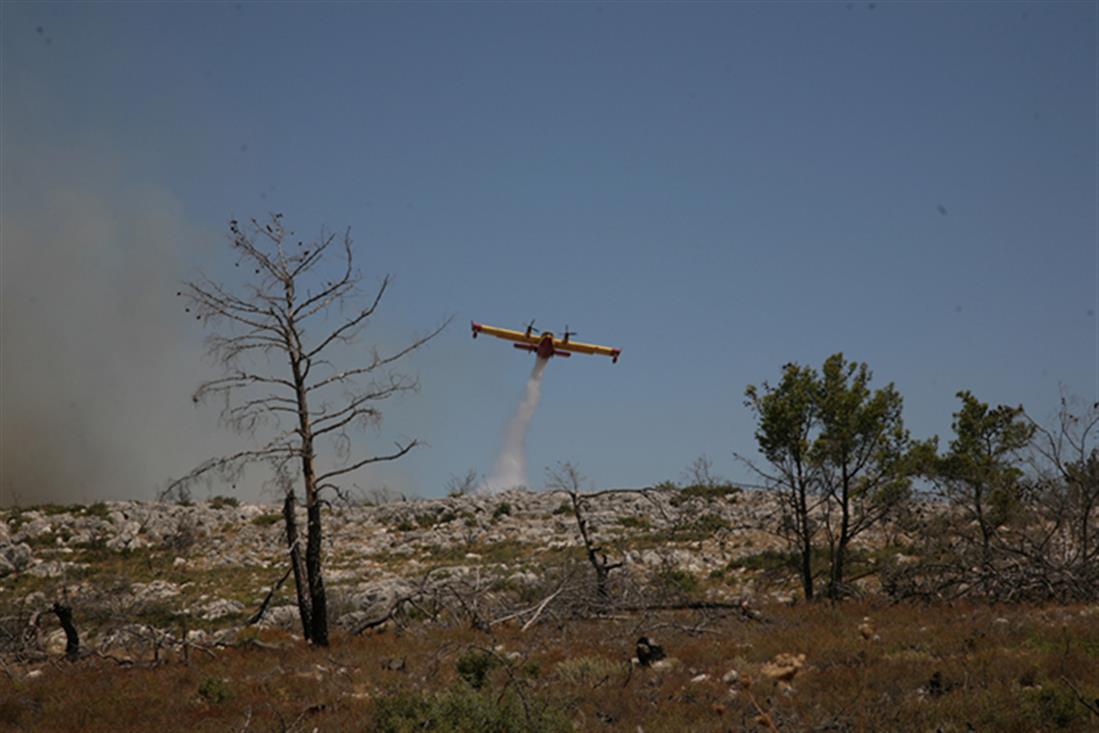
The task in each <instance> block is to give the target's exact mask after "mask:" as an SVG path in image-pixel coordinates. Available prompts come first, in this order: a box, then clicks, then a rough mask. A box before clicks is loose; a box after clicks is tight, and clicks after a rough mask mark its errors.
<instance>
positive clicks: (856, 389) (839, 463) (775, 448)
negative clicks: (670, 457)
mask: <svg viewBox="0 0 1099 733" xmlns="http://www.w3.org/2000/svg"><path fill="white" fill-rule="evenodd" d="M870 381H871V373H870V369H869V368H868V367H867V366H866V364H856V363H853V362H847V361H846V360H845V359H844V357H843V354H833V355H832V356H830V357H828V359H827V360H825V362H824V365H823V368H822V370H821V372H819V373H818V372H817V371H816V370H815V369H813V368H812V367H809V366H801V365H798V364H787V365H785V366H784V367H783V373H782V380H781V381H780V382H779V384H778V385H777V386H774V387H772V386H771V385H769V384H768V383H766V382H764V383H763V386H762V388H760V387H756V386H755V385H749V386H748V388H747V389H746V390H745V396H746V398H747V400H746V404H747V406H748V407H749V409H751V410H752V412H753V413H754V415H755V418H756V433H755V437H756V442H757V444H758V446H759V450H760V453H762V454H763V456H764V458H766V459H767V463H768V464H769V467H768V468H759V467H757V466H755V465H754V464H752V463H751V462H750V461H745V462H746V463H748V465H749V466H750V467H752V468H753V470H755V471H756V472H757V473H758V474H759V475H760V476H762V477H763V478H764V480H765V483H766V485H767V486H768V487H769V488H771V489H773V490H776V491H777V492H778V493H779V495H780V505H781V507H782V509H783V518H784V523H783V529H784V530H785V533H786V534H787V536H788V539H789V541H790V542H791V544H792V545H793V546H794V547H795V548H796V550H797V552H798V555H799V571H800V575H801V584H802V590H803V592H804V593H805V597H806V599H811V598H812V597H813V595H814V587H813V586H814V578H813V555H814V552H815V550H814V542H815V540H816V539H817V537H818V535H820V534H821V529H822V528H823V532H824V535H825V536H826V538H827V541H828V549H829V553H828V559H829V578H828V595H829V596H830V597H832V598H838V597H840V596H841V595H842V593H843V588H844V577H845V569H846V565H847V559H848V551H849V547H850V545H851V542H852V541H853V540H854V539H855V538H856V537H858V536H859V535H860V534H862V533H863V532H865V531H866V530H867V529H869V528H870V527H873V526H874V525H876V524H878V523H879V522H881V521H882V520H884V519H886V518H887V517H888V516H889V515H890V513H891V512H893V511H894V510H895V509H897V507H898V506H899V505H900V504H901V503H902V502H903V501H904V500H905V499H906V498H907V497H908V495H909V493H910V489H911V477H912V476H913V474H914V473H915V467H916V465H917V460H916V455H917V454H918V453H919V452H920V451H919V450H917V449H918V448H920V449H922V448H923V447H924V444H917V443H914V442H913V441H912V440H911V438H910V437H909V434H908V432H907V431H906V430H905V429H904V422H903V420H902V417H901V407H902V403H903V400H902V399H901V396H900V394H899V393H898V392H897V390H896V388H895V387H894V386H893V385H892V384H889V385H887V386H885V387H883V388H881V389H878V390H871V388H870ZM742 460H744V459H742Z"/></svg>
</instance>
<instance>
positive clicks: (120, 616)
mask: <svg viewBox="0 0 1099 733" xmlns="http://www.w3.org/2000/svg"><path fill="white" fill-rule="evenodd" d="M773 511H774V505H773V500H772V499H771V498H770V497H769V496H766V495H764V494H759V493H751V492H747V493H744V492H739V491H735V490H727V489H726V490H713V491H709V492H707V491H701V490H699V491H693V492H692V491H682V490H679V491H677V490H662V491H657V490H652V491H645V492H620V493H619V492H615V493H608V494H603V495H601V496H598V497H595V498H593V499H591V500H590V501H589V502H588V504H587V514H588V518H589V523H590V527H591V529H592V530H593V532H594V534H595V537H596V539H597V540H598V541H599V542H600V543H601V545H603V546H604V547H605V548H606V549H607V551H608V554H609V555H610V556H611V558H612V559H613V560H616V561H617V560H620V561H621V562H622V563H623V568H622V571H620V572H619V577H620V578H623V579H633V580H635V581H636V582H638V583H645V582H648V581H649V580H651V579H652V578H654V577H663V578H668V579H670V581H671V582H672V583H673V584H674V583H678V584H679V585H681V586H683V589H685V590H690V591H691V592H693V593H695V594H696V595H698V596H700V597H703V596H704V597H705V598H708V599H711V600H715V599H716V600H721V599H731V598H742V597H745V596H748V597H751V596H753V595H756V594H759V593H760V592H761V590H760V588H759V587H757V579H758V577H759V576H760V575H761V574H763V573H765V572H766V568H765V567H763V566H762V565H765V564H766V563H763V564H762V565H761V563H760V562H758V559H759V558H760V557H766V556H767V553H768V552H774V551H775V550H776V548H778V547H780V543H779V541H778V540H777V538H776V537H774V536H773V535H771V534H769V533H767V532H766V531H763V530H764V528H765V527H767V526H770V525H771V524H772V522H771V521H770V520H769V519H768V517H769V516H770V515H771V514H772V513H773ZM0 520H2V521H0V599H2V601H0V608H2V611H0V612H2V613H3V614H4V616H5V617H6V618H7V620H8V623H7V624H6V626H5V628H6V629H7V630H8V633H9V635H10V634H12V633H13V631H14V630H13V624H14V625H18V624H19V623H24V622H32V623H33V624H34V625H35V628H38V629H41V630H42V631H43V633H44V634H45V637H46V638H45V640H44V642H43V643H45V645H46V646H47V647H49V648H50V649H51V650H56V648H57V647H58V646H59V645H62V644H63V636H62V635H61V633H60V630H59V629H57V627H56V624H53V625H52V627H51V625H50V623H48V619H44V618H43V617H42V612H43V611H46V610H48V609H49V608H50V606H51V604H52V603H53V602H54V601H58V600H60V601H62V602H63V603H65V604H67V605H69V606H71V607H72V608H73V609H74V611H75V614H76V619H77V622H78V624H80V625H82V627H83V628H84V629H85V630H87V631H89V632H91V636H89V637H88V640H89V641H90V642H92V643H93V644H94V643H98V644H100V645H109V644H107V642H109V641H110V640H111V637H112V636H117V635H118V634H119V633H120V630H123V631H128V633H131V634H140V633H141V629H142V627H151V628H159V629H162V630H164V631H165V632H166V633H173V634H174V633H178V631H179V629H180V628H181V627H182V626H184V625H186V627H187V632H186V633H189V634H191V635H192V636H195V637H196V638H208V637H219V635H220V637H219V638H223V637H226V635H230V634H232V633H234V630H235V629H237V628H239V627H240V626H241V625H242V624H243V622H244V621H245V620H246V619H247V618H248V617H250V616H251V615H252V614H253V613H254V612H255V610H256V609H257V608H258V607H259V605H260V603H261V602H262V600H263V598H264V596H265V595H266V594H267V592H268V591H269V590H270V588H271V586H272V585H273V584H274V583H275V581H276V580H278V578H279V577H281V575H282V574H283V572H284V571H285V569H286V567H287V564H286V559H285V558H286V552H285V540H284V536H283V524H282V520H281V516H280V514H279V507H277V506H274V505H261V504H244V505H238V504H237V503H236V502H235V501H233V500H231V499H215V500H212V501H207V502H199V503H196V504H193V505H176V504H166V503H151V502H104V503H99V504H94V505H91V506H53V505H51V506H42V507H36V508H29V509H9V510H6V511H4V512H3V513H2V514H0ZM325 520H326V524H325V532H326V536H325V563H326V565H325V568H326V582H327V586H328V589H329V593H330V608H331V609H332V620H333V622H334V623H335V624H336V625H338V626H345V627H351V626H354V625H355V624H357V623H360V622H361V621H363V620H364V619H367V618H369V617H370V616H371V615H372V614H377V613H378V612H379V611H381V610H382V609H384V608H386V606H387V604H389V603H391V602H392V599H394V598H395V597H398V596H400V595H401V594H402V593H406V592H408V590H409V589H410V588H411V587H413V586H414V584H415V583H417V582H418V581H419V580H420V579H422V578H423V577H424V575H425V574H426V573H428V572H429V571H433V577H434V578H439V577H450V578H454V579H463V580H464V581H465V582H466V584H467V588H468V589H470V590H471V591H473V592H475V593H476V592H479V591H481V592H483V593H482V595H492V594H496V596H497V600H498V601H499V602H500V603H501V604H503V605H506V604H505V603H504V599H505V597H506V596H508V594H510V596H512V597H515V598H520V597H522V596H523V595H524V593H526V594H527V595H530V596H534V595H536V594H537V592H538V590H539V589H540V588H541V586H542V585H543V584H544V582H545V575H546V568H547V567H550V566H559V565H561V564H562V563H567V562H569V561H578V560H582V558H583V552H582V543H581V538H580V535H579V532H578V531H577V526H576V521H575V518H574V516H573V514H572V510H571V504H570V503H569V502H568V497H567V495H566V494H563V493H554V492H525V491H514V492H507V493H503V494H497V495H491V496H484V495H465V496H456V497H449V498H445V499H436V500H415V501H402V502H397V503H391V504H385V505H381V506H370V507H367V506H345V507H333V508H332V509H331V510H330V511H328V512H327V513H326V515H325ZM301 524H302V526H304V517H302V519H301ZM291 585H292V583H287V585H286V586H284V587H283V588H281V589H280V590H279V592H278V593H276V595H275V596H274V600H273V604H272V605H271V607H270V608H269V610H268V611H267V612H266V614H265V615H264V618H263V619H262V621H261V622H260V624H261V625H275V626H282V627H285V628H287V629H293V628H294V626H295V623H296V616H295V608H294V606H293V605H292V602H293V600H292V594H291V588H290V587H289V586H291ZM771 596H777V597H778V598H779V599H780V600H781V599H783V598H786V596H787V594H786V592H785V591H784V590H783V589H781V588H779V589H778V590H774V591H773V592H772V593H771ZM135 626H136V628H135ZM48 629H52V630H48ZM20 633H22V632H20ZM104 635H105V636H104ZM9 641H10V640H9ZM9 646H10V644H9Z"/></svg>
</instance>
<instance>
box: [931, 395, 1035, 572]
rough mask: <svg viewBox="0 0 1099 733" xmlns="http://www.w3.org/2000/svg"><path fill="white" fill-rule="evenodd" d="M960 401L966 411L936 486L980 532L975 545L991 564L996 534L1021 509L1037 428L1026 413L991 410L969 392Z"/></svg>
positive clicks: (957, 417)
mask: <svg viewBox="0 0 1099 733" xmlns="http://www.w3.org/2000/svg"><path fill="white" fill-rule="evenodd" d="M958 399H959V400H961V402H962V406H961V408H960V409H959V410H958V411H957V412H955V413H954V421H953V423H952V427H953V430H954V438H953V439H952V440H951V441H950V449H949V451H948V452H947V453H946V454H945V455H943V456H942V457H940V458H939V459H938V460H937V461H936V462H935V464H934V467H933V473H932V480H933V481H934V483H935V485H936V486H937V487H938V489H939V491H940V493H941V494H942V495H943V496H944V498H946V499H947V500H948V501H949V502H950V503H951V504H952V505H953V506H954V507H956V508H958V509H960V510H961V511H962V513H963V516H964V518H965V519H966V524H967V525H969V526H973V527H975V528H976V530H977V536H976V537H975V538H974V539H975V541H976V542H977V543H978V544H979V546H980V549H981V560H982V562H983V563H986V564H987V563H988V561H989V558H990V553H991V546H992V542H993V539H994V538H995V536H996V533H997V531H998V530H999V529H1000V528H1001V527H1002V526H1003V525H1004V524H1005V523H1006V522H1008V520H1009V519H1010V518H1011V517H1012V515H1013V513H1014V512H1015V511H1016V509H1017V508H1018V506H1019V504H1020V499H1021V493H1022V488H1023V485H1022V478H1023V471H1022V469H1021V468H1020V451H1021V450H1022V449H1023V448H1024V447H1026V446H1027V444H1028V443H1030V440H1031V437H1032V436H1033V434H1034V429H1035V428H1034V426H1033V425H1032V424H1031V423H1029V422H1028V421H1027V418H1026V416H1025V415H1024V413H1023V408H1022V407H1008V406H1005V405H1000V406H999V407H994V408H990V407H989V405H988V403H986V402H981V401H980V400H978V399H977V398H976V397H974V396H973V395H972V394H971V393H969V392H968V391H962V392H959V393H958Z"/></svg>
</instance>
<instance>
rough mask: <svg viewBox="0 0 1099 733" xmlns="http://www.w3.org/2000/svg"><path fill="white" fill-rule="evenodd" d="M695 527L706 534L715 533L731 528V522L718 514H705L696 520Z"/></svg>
mask: <svg viewBox="0 0 1099 733" xmlns="http://www.w3.org/2000/svg"><path fill="white" fill-rule="evenodd" d="M695 528H696V529H697V530H698V531H700V532H704V533H705V534H714V533H716V532H720V531H721V530H723V529H729V523H728V522H727V521H725V518H724V517H721V516H719V515H717V514H703V515H702V516H701V517H699V518H698V519H697V520H696V521H695Z"/></svg>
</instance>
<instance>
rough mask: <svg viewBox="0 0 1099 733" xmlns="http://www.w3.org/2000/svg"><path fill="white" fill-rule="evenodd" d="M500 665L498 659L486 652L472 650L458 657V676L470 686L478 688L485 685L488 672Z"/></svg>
mask: <svg viewBox="0 0 1099 733" xmlns="http://www.w3.org/2000/svg"><path fill="white" fill-rule="evenodd" d="M499 666H500V659H499V658H498V657H496V656H495V655H493V654H489V653H488V652H479V651H472V652H468V653H466V654H463V655H462V656H460V657H459V658H458V664H457V670H458V676H460V677H461V678H462V679H463V680H465V681H466V684H468V685H469V686H470V687H472V688H473V689H475V690H479V689H481V688H482V687H484V686H485V680H487V679H488V673H489V672H491V671H492V670H494V669H495V668H496V667H499Z"/></svg>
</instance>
